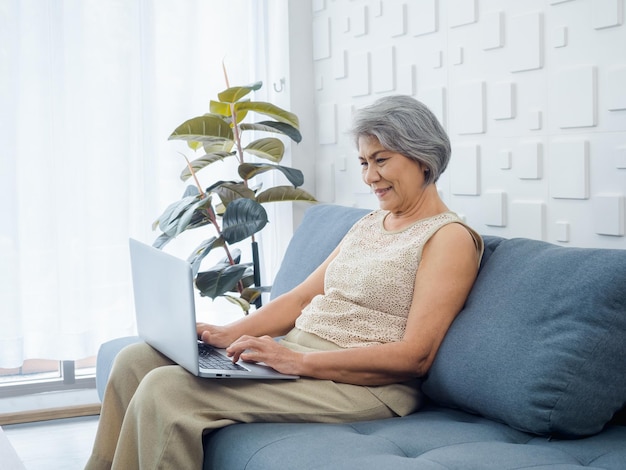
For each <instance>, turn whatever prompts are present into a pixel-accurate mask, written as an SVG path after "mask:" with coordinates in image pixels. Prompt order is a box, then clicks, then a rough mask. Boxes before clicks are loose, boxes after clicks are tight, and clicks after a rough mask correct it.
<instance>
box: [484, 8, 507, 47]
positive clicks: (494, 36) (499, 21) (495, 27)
mask: <svg viewBox="0 0 626 470" xmlns="http://www.w3.org/2000/svg"><path fill="white" fill-rule="evenodd" d="M480 24H481V27H482V37H481V39H482V48H483V49H484V50H490V49H498V48H500V47H502V46H504V12H502V11H490V12H487V13H484V14H483V15H482V20H481V22H480Z"/></svg>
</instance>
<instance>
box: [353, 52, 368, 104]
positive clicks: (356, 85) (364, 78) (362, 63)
mask: <svg viewBox="0 0 626 470" xmlns="http://www.w3.org/2000/svg"><path fill="white" fill-rule="evenodd" d="M348 63H349V64H350V71H349V76H348V78H349V80H350V84H351V86H350V90H351V92H352V96H365V95H369V94H370V56H369V53H367V52H361V53H355V54H352V55H350V57H349V58H348Z"/></svg>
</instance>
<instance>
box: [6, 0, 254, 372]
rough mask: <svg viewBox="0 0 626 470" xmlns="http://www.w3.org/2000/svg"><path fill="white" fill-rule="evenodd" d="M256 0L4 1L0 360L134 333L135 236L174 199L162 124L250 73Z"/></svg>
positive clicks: (56, 353) (77, 351) (69, 351)
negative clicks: (131, 242) (131, 253)
mask: <svg viewBox="0 0 626 470" xmlns="http://www.w3.org/2000/svg"><path fill="white" fill-rule="evenodd" d="M261 1H262V0H258V1H254V0H252V1H251V0H211V1H206V0H204V1H203V0H0V144H1V146H0V311H1V314H0V367H16V366H19V365H20V364H21V363H22V362H23V360H25V359H29V358H49V359H78V358H82V357H87V356H90V355H93V354H95V353H96V351H97V348H98V345H99V344H100V343H101V342H102V341H104V340H107V339H110V338H112V337H116V336H121V335H126V334H131V333H133V329H134V317H133V309H132V292H131V286H130V274H129V264H128V245H127V239H128V237H129V236H134V237H137V238H140V239H143V240H146V241H152V240H153V238H154V237H155V234H154V233H153V232H151V228H150V227H151V223H152V221H153V220H154V219H155V218H156V217H157V216H158V215H159V214H160V211H161V210H162V209H163V208H165V206H166V205H167V204H168V203H169V202H171V201H172V200H174V199H175V198H177V197H179V196H180V195H181V194H182V191H183V189H184V184H183V183H181V182H180V181H178V180H177V175H178V173H179V171H180V170H181V168H182V165H183V162H182V160H181V157H180V156H179V155H178V151H185V147H184V146H181V144H180V143H178V144H177V143H174V142H168V141H167V137H168V136H169V134H170V132H171V131H172V130H173V129H174V128H175V127H176V126H177V125H178V124H180V123H181V122H183V121H184V120H185V119H187V118H190V117H192V116H194V115H198V114H202V113H204V112H207V110H208V103H209V100H210V99H211V98H214V97H215V95H216V93H217V92H218V91H220V90H222V89H223V88H224V87H225V86H224V78H223V75H222V69H221V63H222V59H224V61H225V63H226V65H227V67H228V70H229V75H230V77H231V82H233V83H236V84H245V83H249V82H251V81H253V80H256V79H257V78H256V77H253V76H252V75H253V74H254V70H255V63H254V57H255V54H254V52H253V48H254V47H256V46H255V44H256V38H255V31H256V27H257V23H256V18H253V14H254V12H253V9H256V8H259V4H260V3H261Z"/></svg>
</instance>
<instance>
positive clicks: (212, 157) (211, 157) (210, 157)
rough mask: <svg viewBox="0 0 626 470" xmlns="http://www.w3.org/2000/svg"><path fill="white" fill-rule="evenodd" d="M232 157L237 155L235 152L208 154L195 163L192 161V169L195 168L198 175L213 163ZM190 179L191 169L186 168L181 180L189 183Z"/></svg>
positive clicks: (197, 159)
mask: <svg viewBox="0 0 626 470" xmlns="http://www.w3.org/2000/svg"><path fill="white" fill-rule="evenodd" d="M231 155H235V152H214V153H207V154H206V155H203V156H202V157H200V158H196V159H195V160H194V161H192V162H191V168H193V171H194V172H195V173H197V172H198V171H200V170H202V169H203V168H204V167H207V166H209V165H210V164H212V163H215V162H219V161H221V160H224V159H225V158H226V157H230V156H231ZM189 178H191V171H190V170H189V167H188V166H186V167H185V168H184V170H183V171H181V172H180V179H181V180H183V181H187V180H188V179H189Z"/></svg>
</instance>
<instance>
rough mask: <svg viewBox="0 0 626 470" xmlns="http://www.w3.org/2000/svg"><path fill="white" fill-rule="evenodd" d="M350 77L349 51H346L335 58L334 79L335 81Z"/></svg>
mask: <svg viewBox="0 0 626 470" xmlns="http://www.w3.org/2000/svg"><path fill="white" fill-rule="evenodd" d="M347 76H348V51H346V50H345V49H344V50H343V51H340V52H339V53H337V54H335V55H334V56H333V77H334V78H335V79H340V78H346V77H347Z"/></svg>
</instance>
